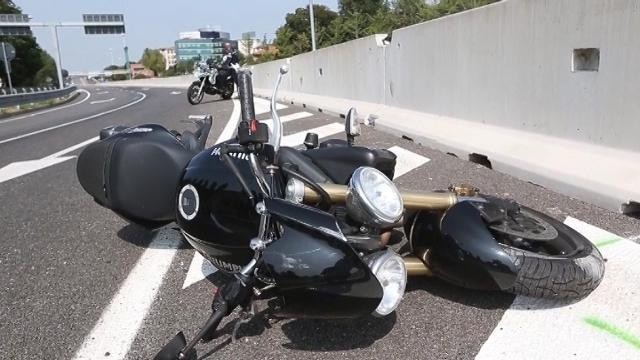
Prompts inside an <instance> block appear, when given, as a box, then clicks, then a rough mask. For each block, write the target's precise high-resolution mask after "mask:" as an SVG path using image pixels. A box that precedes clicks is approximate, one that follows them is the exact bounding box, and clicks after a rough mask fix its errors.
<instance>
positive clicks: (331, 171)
mask: <svg viewBox="0 0 640 360" xmlns="http://www.w3.org/2000/svg"><path fill="white" fill-rule="evenodd" d="M302 154H303V155H304V156H305V157H308V158H309V159H311V161H312V162H313V163H314V164H315V165H316V166H317V167H318V168H319V169H320V170H321V171H322V172H324V173H325V174H327V175H328V176H329V177H330V178H331V180H332V182H334V183H336V184H343V185H346V184H347V183H348V182H349V179H351V174H353V172H354V171H355V170H356V169H357V168H359V167H361V166H369V167H373V168H376V169H378V170H380V171H381V172H382V173H384V174H385V175H386V176H387V177H388V178H389V179H392V180H393V175H394V171H395V166H396V155H395V154H394V153H392V152H391V151H389V150H385V149H368V148H365V147H359V146H342V145H340V144H339V143H336V146H327V147H323V148H319V149H311V150H306V151H303V152H302Z"/></svg>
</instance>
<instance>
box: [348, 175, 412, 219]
mask: <svg viewBox="0 0 640 360" xmlns="http://www.w3.org/2000/svg"><path fill="white" fill-rule="evenodd" d="M346 203H347V211H348V212H349V215H350V216H351V217H352V218H354V219H355V220H358V221H361V222H363V223H365V224H369V225H377V226H380V227H382V228H385V227H391V226H393V225H395V224H396V223H397V222H398V221H400V219H402V214H403V213H404V204H403V203H402V197H401V196H400V192H399V191H398V189H397V188H396V186H395V185H394V184H393V182H391V180H389V178H387V177H386V176H385V175H384V174H383V173H382V172H380V171H379V170H377V169H375V168H372V167H364V166H363V167H359V168H357V169H356V171H354V172H353V175H352V176H351V180H350V181H349V189H348V191H347V199H346Z"/></svg>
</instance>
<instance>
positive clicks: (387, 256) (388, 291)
mask: <svg viewBox="0 0 640 360" xmlns="http://www.w3.org/2000/svg"><path fill="white" fill-rule="evenodd" d="M364 259H365V262H366V263H367V266H368V267H369V269H370V270H371V272H372V273H373V275H374V276H375V277H376V279H377V280H378V282H379V283H380V286H381V287H382V292H383V295H382V299H380V303H379V304H378V306H377V307H376V309H375V310H374V311H373V315H374V316H377V317H384V316H387V315H389V314H391V313H393V312H394V311H395V310H396V309H397V308H398V306H399V305H400V303H401V302H402V298H403V297H404V292H405V289H406V286H407V268H406V266H405V264H404V259H402V257H401V256H400V255H398V254H396V253H395V252H393V251H391V250H386V251H381V252H377V253H374V254H371V255H367V256H366V257H365V258H364ZM390 263H395V265H398V269H396V270H399V271H400V272H401V273H400V275H401V276H400V278H399V281H398V282H396V283H387V281H385V280H386V277H387V276H388V275H389V274H384V273H382V272H383V271H388V269H387V265H389V264H390ZM396 275H398V274H396ZM385 283H386V284H385Z"/></svg>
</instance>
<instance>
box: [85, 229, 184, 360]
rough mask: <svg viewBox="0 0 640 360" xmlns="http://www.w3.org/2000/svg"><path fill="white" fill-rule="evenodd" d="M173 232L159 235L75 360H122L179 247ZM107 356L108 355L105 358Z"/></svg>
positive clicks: (176, 235) (103, 314)
mask: <svg viewBox="0 0 640 360" xmlns="http://www.w3.org/2000/svg"><path fill="white" fill-rule="evenodd" d="M180 238H181V237H180V235H178V234H176V231H175V230H172V229H170V228H163V229H161V230H159V231H158V233H157V234H156V236H154V239H153V240H152V241H151V243H150V244H149V248H148V249H146V250H145V251H144V253H143V254H142V256H141V257H140V258H139V259H138V262H137V263H136V265H135V267H134V268H133V270H131V272H130V273H129V276H128V277H127V279H126V280H125V281H124V282H123V283H122V285H121V286H120V289H119V290H118V293H117V294H116V295H115V296H114V297H113V298H112V299H111V302H110V303H109V306H108V307H107V308H106V309H105V311H104V312H103V313H102V315H101V316H100V319H99V320H98V322H97V324H96V325H95V326H94V327H93V329H92V330H91V333H90V334H89V335H88V336H87V337H86V338H85V340H84V342H83V343H82V346H81V347H80V349H79V350H78V351H77V352H76V355H75V356H74V359H76V360H80V359H83V360H85V359H86V360H95V359H103V358H108V359H112V360H120V359H124V358H125V356H126V355H127V352H128V351H129V348H130V347H131V343H132V342H133V339H134V338H135V336H136V334H137V333H138V329H139V328H140V326H141V325H142V322H143V321H144V318H145V316H146V315H147V313H148V312H149V309H150V308H151V305H152V304H153V301H154V299H155V297H156V294H157V293H158V290H160V286H161V285H162V280H163V279H164V275H165V274H166V273H167V271H168V270H169V267H170V266H171V262H172V261H173V258H174V256H175V254H176V250H177V248H178V246H179V245H180V241H181V240H180ZM106 354H109V355H106Z"/></svg>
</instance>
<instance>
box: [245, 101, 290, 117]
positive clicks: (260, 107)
mask: <svg viewBox="0 0 640 360" xmlns="http://www.w3.org/2000/svg"><path fill="white" fill-rule="evenodd" d="M253 107H254V110H255V112H256V115H260V114H265V113H268V112H270V111H271V101H269V100H267V99H263V98H257V97H254V98H253ZM286 108H287V106H286V105H283V104H279V103H276V110H282V109H286Z"/></svg>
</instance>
